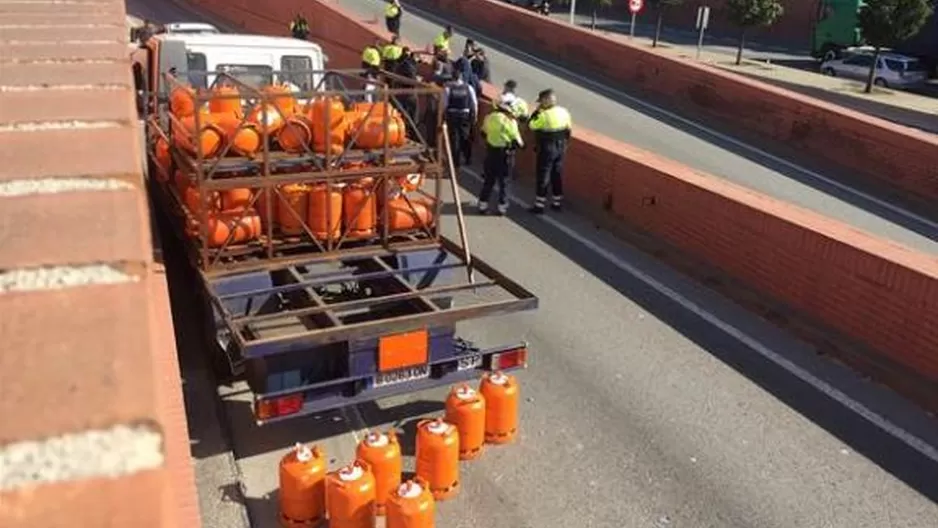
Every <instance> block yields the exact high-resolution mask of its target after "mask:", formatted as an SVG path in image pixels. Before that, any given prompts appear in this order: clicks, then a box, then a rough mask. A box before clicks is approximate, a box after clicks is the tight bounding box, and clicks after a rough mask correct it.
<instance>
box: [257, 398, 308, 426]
mask: <svg viewBox="0 0 938 528" xmlns="http://www.w3.org/2000/svg"><path fill="white" fill-rule="evenodd" d="M255 405H256V407H255V412H254V414H255V415H256V416H257V419H258V420H270V419H271V418H278V417H280V416H287V415H290V414H295V413H298V412H300V410H301V409H302V408H303V395H302V394H294V395H292V396H283V397H281V398H271V399H269V400H260V401H258V402H257V403H256V404H255Z"/></svg>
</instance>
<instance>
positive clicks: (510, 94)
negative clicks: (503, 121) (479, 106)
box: [501, 79, 528, 123]
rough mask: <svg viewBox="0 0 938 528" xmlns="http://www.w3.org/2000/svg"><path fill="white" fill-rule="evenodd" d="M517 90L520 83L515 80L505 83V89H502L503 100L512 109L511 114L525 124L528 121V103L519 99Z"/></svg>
mask: <svg viewBox="0 0 938 528" xmlns="http://www.w3.org/2000/svg"><path fill="white" fill-rule="evenodd" d="M517 89H518V83H517V82H515V80H514V79H508V80H507V81H505V86H504V88H502V96H501V99H502V101H504V102H505V103H506V104H507V105H508V107H509V108H511V113H512V115H514V116H515V119H517V120H518V121H519V122H521V123H524V122H527V120H528V103H526V102H525V101H524V99H522V98H520V97H518V94H517V93H515V90H517Z"/></svg>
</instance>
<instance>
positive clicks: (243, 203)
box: [221, 189, 254, 211]
mask: <svg viewBox="0 0 938 528" xmlns="http://www.w3.org/2000/svg"><path fill="white" fill-rule="evenodd" d="M253 197H254V193H253V192H252V191H251V189H230V190H227V191H221V209H222V211H240V210H241V209H246V208H247V206H249V205H251V198H253Z"/></svg>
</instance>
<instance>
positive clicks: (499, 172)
mask: <svg viewBox="0 0 938 528" xmlns="http://www.w3.org/2000/svg"><path fill="white" fill-rule="evenodd" d="M482 135H483V137H484V138H485V145H486V153H485V176H484V178H485V179H484V181H483V183H482V190H481V192H479V212H480V213H482V214H486V213H488V209H489V204H488V202H489V197H490V196H491V195H492V189H493V188H494V187H495V186H496V185H497V186H498V208H497V212H498V214H505V213H506V212H507V211H508V184H509V182H510V181H511V175H512V173H513V172H514V167H515V152H516V151H517V150H518V149H519V148H524V140H522V139H521V133H520V131H519V130H518V122H517V120H515V118H514V116H513V115H512V113H511V109H510V108H509V107H508V105H506V104H504V103H501V102H499V103H498V104H496V106H495V110H493V111H492V112H491V113H490V114H489V115H487V116H485V121H483V122H482Z"/></svg>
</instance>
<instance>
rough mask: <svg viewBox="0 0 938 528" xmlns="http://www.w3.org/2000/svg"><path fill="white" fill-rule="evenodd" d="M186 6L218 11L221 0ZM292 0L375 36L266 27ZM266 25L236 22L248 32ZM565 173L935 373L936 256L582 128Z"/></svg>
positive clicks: (749, 279)
mask: <svg viewBox="0 0 938 528" xmlns="http://www.w3.org/2000/svg"><path fill="white" fill-rule="evenodd" d="M194 3H197V4H198V5H199V6H200V8H202V9H204V10H205V11H207V12H210V13H213V14H216V15H218V16H220V17H221V18H222V19H226V18H227V17H226V13H228V11H226V10H227V9H228V8H227V7H225V6H227V5H228V4H229V2H228V1H227V0H198V1H197V2H194ZM301 5H302V6H306V8H307V9H309V10H310V11H311V12H314V13H315V17H309V18H310V20H311V22H312V21H313V20H317V21H318V22H314V23H313V26H314V27H313V28H312V29H313V31H312V33H313V37H312V38H313V40H317V41H318V40H319V37H318V32H319V31H322V32H323V35H326V36H327V37H330V38H331V36H332V35H336V34H340V35H347V36H348V37H347V39H346V40H345V41H344V44H343V46H352V47H354V48H356V49H360V48H361V47H362V46H364V45H365V44H366V43H368V42H371V41H372V40H373V39H374V38H375V37H376V36H379V35H384V30H383V29H382V28H381V27H380V26H379V25H378V24H374V23H367V22H366V21H361V20H358V19H356V17H354V16H353V15H350V14H347V13H345V12H344V11H343V10H342V9H341V8H340V7H338V6H337V5H336V4H335V3H333V2H329V3H326V2H324V1H322V0H314V2H313V6H314V7H313V8H310V7H309V6H310V2H309V0H284V1H283V2H281V3H280V4H278V7H277V8H276V10H269V9H267V8H266V7H265V8H264V10H263V12H264V13H265V14H267V15H270V16H273V15H272V13H273V12H274V11H276V12H277V13H278V15H276V16H280V17H281V18H280V24H275V25H276V27H277V28H282V27H283V24H285V23H286V21H288V20H289V19H290V18H291V17H292V13H293V12H294V10H296V9H299V8H300V6H301ZM313 9H315V11H313ZM241 16H246V15H245V14H244V12H243V11H242V14H241ZM228 20H231V19H228ZM245 20H247V19H245ZM265 27H266V26H262V25H260V24H258V25H257V26H254V27H252V26H251V25H250V24H248V25H247V26H245V28H246V29H249V30H252V31H258V32H264V31H265ZM276 32H277V33H279V32H280V29H278V30H277V31H276ZM355 38H358V39H359V40H358V41H357V42H356V41H355V40H353V39H355ZM330 46H332V45H330V44H327V49H329V48H330ZM331 52H332V51H331V50H330V53H331ZM352 60H353V62H351V63H336V64H334V66H335V67H350V66H354V65H356V64H357V63H358V60H359V59H358V55H357V54H356V56H355V57H354V58H353V59H352ZM483 92H484V96H485V99H486V100H491V98H492V97H495V96H496V95H497V89H496V88H495V87H493V86H490V85H486V86H485V87H484V90H483ZM533 161H534V160H533V152H531V149H528V150H526V151H524V152H522V154H521V155H520V157H519V166H520V171H519V172H520V173H521V174H532V173H533V168H534V167H533ZM565 174H566V177H565V182H566V184H567V185H566V188H565V189H564V190H565V192H564V194H565V196H568V197H569V198H570V199H571V200H573V201H575V202H576V203H577V205H578V206H579V208H581V209H582V210H584V211H586V212H587V214H590V215H592V216H593V217H594V218H599V217H603V218H604V219H606V220H611V221H614V222H616V223H618V224H620V225H622V226H623V227H624V228H625V229H629V230H635V231H641V232H643V233H646V234H651V235H652V236H654V237H657V238H660V239H661V240H664V241H666V242H668V243H669V244H670V245H672V246H673V247H676V248H679V249H680V250H682V251H683V252H685V253H686V254H687V255H691V256H693V257H695V258H698V259H700V260H701V261H704V262H706V263H708V264H709V265H711V266H713V267H715V268H718V269H720V270H722V271H724V272H726V273H729V274H731V275H733V276H734V277H736V278H738V279H739V280H740V281H742V282H743V283H744V284H746V285H747V286H748V287H749V288H751V290H752V291H755V292H759V293H760V294H763V295H765V296H766V297H771V298H773V299H775V300H778V301H780V302H783V303H785V304H786V305H788V306H790V307H793V308H795V309H796V310H799V311H800V312H801V313H804V314H807V315H809V316H810V317H812V318H814V319H815V320H817V321H820V322H822V323H823V324H824V325H826V326H827V327H829V328H833V329H835V330H837V331H839V332H842V333H844V334H846V335H849V336H852V337H854V338H855V339H857V340H858V341H860V342H862V343H864V344H865V345H867V346H868V347H870V348H871V349H872V350H874V351H875V353H876V354H878V358H880V359H881V360H882V359H885V360H886V361H888V362H889V363H890V364H892V365H898V366H899V369H900V372H903V373H905V372H915V373H918V375H921V376H922V377H923V378H926V379H927V380H929V383H930V384H931V386H932V387H934V383H935V382H938V261H936V260H935V259H933V258H929V257H928V256H926V255H923V254H919V253H917V252H914V251H912V250H909V249H906V248H904V247H901V246H898V245H896V244H892V243H890V242H887V241H884V240H881V239H878V238H875V237H873V236H870V235H867V234H865V233H861V232H858V231H856V230H854V229H852V228H851V227H848V226H845V225H843V224H840V223H838V222H835V221H832V220H830V219H827V218H824V217H822V216H820V215H817V214H814V213H812V212H809V211H804V210H801V209H798V208H796V207H794V206H791V205H789V204H786V203H783V202H780V201H778V200H774V199H772V198H769V197H766V196H763V195H760V194H758V193H755V192H753V191H750V190H748V189H745V188H742V187H739V186H736V185H733V184H730V183H728V182H725V181H723V180H720V179H717V178H714V177H711V176H708V175H704V174H700V173H697V172H694V171H693V170H691V169H689V168H687V167H684V166H682V165H679V164H677V163H674V162H671V161H668V160H665V159H662V158H660V157H658V156H656V155H654V154H652V153H649V152H644V151H641V150H639V149H636V148H633V147H630V146H628V145H625V144H623V143H621V142H618V141H615V140H612V139H609V138H606V137H603V136H600V135H598V134H595V133H592V132H590V131H587V130H583V129H580V128H578V129H577V130H576V131H575V133H574V138H573V142H572V144H571V147H570V150H569V152H568V159H567V162H566V169H565ZM651 198H653V199H654V200H653V202H654V205H651V206H649V205H647V204H648V203H649V202H651V201H652V200H650V199H651ZM899 379H900V380H902V379H903V378H901V377H900V378H899ZM900 382H901V381H900ZM898 388H900V389H902V388H903V387H898ZM930 401H932V402H938V399H936V400H930Z"/></svg>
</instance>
